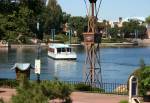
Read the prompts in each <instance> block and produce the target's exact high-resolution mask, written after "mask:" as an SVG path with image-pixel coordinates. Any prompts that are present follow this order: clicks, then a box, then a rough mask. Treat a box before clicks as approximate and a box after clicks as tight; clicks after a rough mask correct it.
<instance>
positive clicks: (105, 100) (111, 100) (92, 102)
mask: <svg viewBox="0 0 150 103" xmlns="http://www.w3.org/2000/svg"><path fill="white" fill-rule="evenodd" d="M71 97H72V100H73V103H119V102H120V101H121V100H128V96H118V95H111V94H98V93H83V92H73V93H72V95H71Z"/></svg>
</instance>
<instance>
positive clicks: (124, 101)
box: [119, 100, 129, 103]
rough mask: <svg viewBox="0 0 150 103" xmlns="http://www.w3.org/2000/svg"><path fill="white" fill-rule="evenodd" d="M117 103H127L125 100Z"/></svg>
mask: <svg viewBox="0 0 150 103" xmlns="http://www.w3.org/2000/svg"><path fill="white" fill-rule="evenodd" d="M119 103H129V102H128V101H127V100H122V101H120V102H119Z"/></svg>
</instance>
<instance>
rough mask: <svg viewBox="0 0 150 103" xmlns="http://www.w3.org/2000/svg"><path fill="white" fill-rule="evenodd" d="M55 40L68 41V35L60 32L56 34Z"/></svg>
mask: <svg viewBox="0 0 150 103" xmlns="http://www.w3.org/2000/svg"><path fill="white" fill-rule="evenodd" d="M55 40H58V41H59V42H63V43H65V42H67V41H68V36H67V35H64V34H58V35H56V36H55Z"/></svg>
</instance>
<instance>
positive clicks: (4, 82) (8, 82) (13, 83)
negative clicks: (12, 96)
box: [0, 79, 19, 88]
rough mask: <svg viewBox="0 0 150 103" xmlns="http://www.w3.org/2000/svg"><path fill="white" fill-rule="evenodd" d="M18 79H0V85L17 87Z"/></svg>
mask: <svg viewBox="0 0 150 103" xmlns="http://www.w3.org/2000/svg"><path fill="white" fill-rule="evenodd" d="M18 85H19V84H18V81H16V80H6V79H0V86H1V87H10V88H15V87H17V86H18Z"/></svg>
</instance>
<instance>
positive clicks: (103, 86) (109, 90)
mask: <svg viewBox="0 0 150 103" xmlns="http://www.w3.org/2000/svg"><path fill="white" fill-rule="evenodd" d="M62 82H63V83H66V84H68V85H71V86H72V85H74V86H75V89H77V90H80V91H89V92H97V93H104V94H117V95H127V94H128V89H127V84H122V83H92V85H91V83H90V82H78V81H62Z"/></svg>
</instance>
